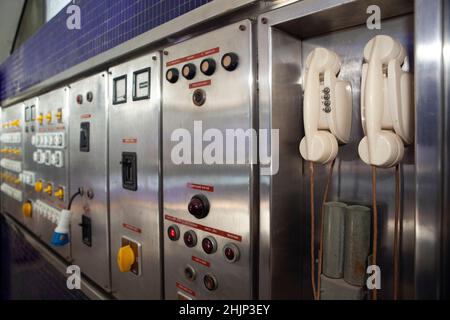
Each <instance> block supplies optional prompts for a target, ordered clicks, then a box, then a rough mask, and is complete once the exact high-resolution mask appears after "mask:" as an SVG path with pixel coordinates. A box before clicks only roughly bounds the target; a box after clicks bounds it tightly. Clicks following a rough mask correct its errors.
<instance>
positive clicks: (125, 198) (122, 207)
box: [108, 52, 162, 299]
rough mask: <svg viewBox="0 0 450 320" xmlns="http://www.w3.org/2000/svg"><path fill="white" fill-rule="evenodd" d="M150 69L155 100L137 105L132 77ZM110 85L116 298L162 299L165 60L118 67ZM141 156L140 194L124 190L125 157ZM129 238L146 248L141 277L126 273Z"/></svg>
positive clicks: (157, 58)
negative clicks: (120, 99) (117, 85)
mask: <svg viewBox="0 0 450 320" xmlns="http://www.w3.org/2000/svg"><path fill="white" fill-rule="evenodd" d="M146 68H150V97H149V98H146V99H142V100H136V101H134V100H133V82H134V81H133V73H134V72H136V71H140V70H143V69H146ZM109 71H110V80H109V84H110V85H109V99H108V100H109V128H110V130H109V146H110V147H109V168H110V199H111V202H110V206H111V209H110V210H111V221H110V223H111V237H110V239H111V272H112V288H113V294H114V295H115V296H116V297H118V298H120V299H160V298H161V297H162V280H161V279H162V274H161V268H162V265H161V264H162V261H161V250H160V246H161V243H160V228H161V227H160V143H159V140H160V104H161V96H160V95H161V89H160V88H161V87H160V73H161V61H160V54H159V53H157V52H154V53H151V54H147V55H145V56H142V57H140V58H138V59H135V60H132V61H129V62H126V63H123V64H121V65H118V66H115V67H113V68H111V69H110V70H109ZM122 76H126V77H127V86H126V88H127V90H126V92H127V100H126V102H125V103H121V104H113V102H114V99H113V93H114V88H113V83H114V79H116V78H118V77H122ZM123 152H135V153H136V154H137V190H136V191H132V190H128V189H124V188H123V186H122V165H121V160H122V153H123ZM123 236H125V237H127V238H128V239H131V240H133V241H135V242H138V243H139V244H140V245H141V252H142V255H143V256H142V257H141V261H142V273H141V275H139V276H136V275H135V274H133V273H131V272H127V273H121V272H120V271H119V268H118V266H117V253H118V251H119V248H120V245H121V242H122V241H121V239H122V237H123Z"/></svg>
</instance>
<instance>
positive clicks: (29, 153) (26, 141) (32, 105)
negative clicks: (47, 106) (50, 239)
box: [20, 98, 41, 235]
mask: <svg viewBox="0 0 450 320" xmlns="http://www.w3.org/2000/svg"><path fill="white" fill-rule="evenodd" d="M38 108H39V98H32V99H30V100H27V101H25V102H24V104H23V107H22V112H23V115H24V129H23V171H22V173H21V176H20V180H21V181H22V186H23V192H24V202H23V205H22V210H21V212H22V215H23V223H24V225H25V226H26V227H27V228H28V229H29V230H31V231H32V232H34V233H35V234H36V235H40V234H41V233H40V231H39V219H40V216H39V215H38V214H36V212H35V210H34V207H35V204H34V201H35V200H36V191H35V190H34V188H35V183H36V181H37V180H38V177H39V172H38V171H37V168H38V167H37V164H36V162H35V161H34V159H33V154H34V152H35V148H34V146H33V139H35V136H36V135H37V134H38V132H37V126H38V124H37V121H36V114H37V109H38Z"/></svg>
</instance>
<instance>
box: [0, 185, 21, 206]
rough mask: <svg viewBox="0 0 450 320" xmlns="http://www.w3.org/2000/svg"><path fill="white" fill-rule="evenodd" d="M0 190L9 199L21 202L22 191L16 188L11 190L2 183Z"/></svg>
mask: <svg viewBox="0 0 450 320" xmlns="http://www.w3.org/2000/svg"><path fill="white" fill-rule="evenodd" d="M0 189H1V191H2V192H3V193H4V194H6V195H8V196H9V197H11V198H13V199H14V200H16V201H19V202H22V191H20V190H18V189H16V188H13V187H11V186H10V185H8V184H6V183H2V185H1V187H0Z"/></svg>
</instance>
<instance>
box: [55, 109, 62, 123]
mask: <svg viewBox="0 0 450 320" xmlns="http://www.w3.org/2000/svg"><path fill="white" fill-rule="evenodd" d="M56 119H58V121H61V119H62V112H61V111H58V112H57V113H56Z"/></svg>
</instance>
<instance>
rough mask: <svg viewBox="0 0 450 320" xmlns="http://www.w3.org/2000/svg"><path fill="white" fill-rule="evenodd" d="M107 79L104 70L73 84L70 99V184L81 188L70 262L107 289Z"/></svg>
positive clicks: (74, 206)
mask: <svg viewBox="0 0 450 320" xmlns="http://www.w3.org/2000/svg"><path fill="white" fill-rule="evenodd" d="M107 85H108V74H107V73H106V72H102V73H99V74H96V75H94V76H91V77H89V78H86V79H83V80H81V81H78V82H76V83H73V84H71V85H70V93H69V98H68V105H69V108H70V110H71V114H70V128H71V130H70V136H69V146H70V190H71V193H72V194H74V193H75V192H77V190H78V189H79V188H82V189H83V195H82V196H79V197H77V198H75V200H74V201H73V203H72V207H71V214H72V217H71V235H72V240H71V243H72V258H73V264H76V265H79V266H80V267H81V271H82V272H83V273H84V274H85V275H87V276H88V277H89V278H90V279H92V280H93V281H95V282H96V283H97V284H98V285H100V286H101V287H103V288H104V289H105V290H107V291H109V290H110V289H111V283H110V282H111V275H110V266H109V262H110V252H109V211H108V113H107V110H108V109H107V107H108V105H107V93H108V90H107ZM94 256H95V259H92V257H94Z"/></svg>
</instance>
